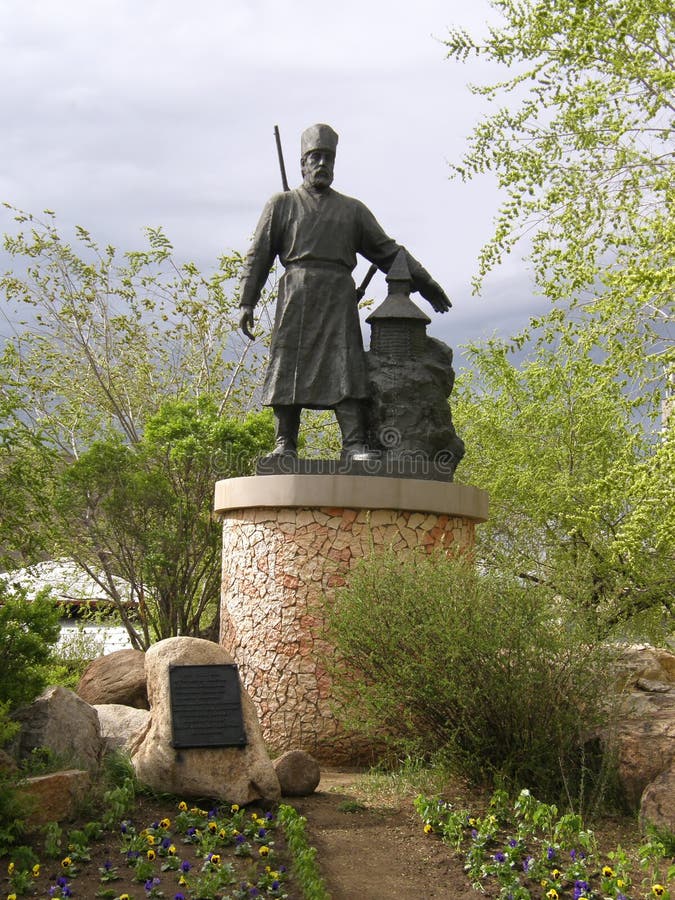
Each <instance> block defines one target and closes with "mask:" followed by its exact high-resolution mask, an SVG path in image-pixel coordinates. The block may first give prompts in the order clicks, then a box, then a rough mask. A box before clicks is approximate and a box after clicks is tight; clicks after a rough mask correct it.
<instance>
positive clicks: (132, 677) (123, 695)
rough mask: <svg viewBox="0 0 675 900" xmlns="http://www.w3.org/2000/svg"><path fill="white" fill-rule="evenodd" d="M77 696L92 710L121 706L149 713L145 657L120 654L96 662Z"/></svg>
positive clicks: (134, 652) (135, 653)
mask: <svg viewBox="0 0 675 900" xmlns="http://www.w3.org/2000/svg"><path fill="white" fill-rule="evenodd" d="M77 694H78V696H80V697H82V699H83V700H86V701H87V703H90V704H91V705H92V706H98V705H100V704H101V703H121V704H123V705H124V706H134V707H136V709H149V704H148V692H147V689H146V686H145V653H143V652H142V651H141V650H116V651H115V652H114V653H109V654H108V655H107V656H99V657H98V658H97V659H94V660H92V662H90V663H89V665H88V666H87V668H86V669H85V672H84V675H83V676H82V678H81V679H80V683H79V684H78V686H77Z"/></svg>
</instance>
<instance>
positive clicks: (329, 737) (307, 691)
mask: <svg viewBox="0 0 675 900" xmlns="http://www.w3.org/2000/svg"><path fill="white" fill-rule="evenodd" d="M473 541H474V523H473V522H471V521H470V520H468V519H464V518H459V517H453V516H445V515H435V514H426V513H419V512H400V511H396V510H386V509H380V510H356V509H342V508H332V507H321V508H315V509H308V508H295V507H293V508H276V509H262V508H258V509H245V510H234V511H229V512H228V513H227V514H226V515H225V516H224V518H223V592H222V603H221V635H220V642H221V644H223V646H224V647H225V648H226V649H227V650H229V651H230V653H232V655H233V656H234V657H235V659H236V661H237V662H238V664H239V667H240V674H241V677H242V680H243V683H244V685H245V687H246V690H247V691H248V692H249V695H250V696H251V698H252V699H253V702H254V704H255V705H256V707H257V710H258V715H259V718H260V724H261V726H262V729H263V735H264V737H265V741H266V743H267V745H268V748H269V750H270V752H271V753H273V754H274V753H282V752H285V751H286V750H291V749H292V750H305V751H307V752H309V753H311V754H312V755H313V756H315V757H316V758H317V759H320V760H322V761H324V762H333V763H340V762H347V761H351V760H354V758H355V754H357V755H358V751H357V748H355V747H354V746H353V743H352V741H351V740H346V739H345V737H344V735H341V734H340V732H339V729H338V727H337V725H336V722H335V720H334V717H333V714H332V712H331V708H330V707H331V685H330V680H329V678H328V676H327V674H326V672H325V670H324V669H323V667H322V666H321V663H320V662H319V656H320V651H321V649H322V648H321V644H320V633H321V620H320V614H319V612H318V610H317V608H316V605H317V604H316V601H317V598H319V597H321V596H322V595H325V594H328V595H329V596H330V594H331V593H334V591H335V590H336V588H338V587H340V586H341V585H343V584H344V583H345V576H346V574H347V573H348V572H349V569H350V568H351V567H352V566H353V565H354V564H355V563H356V561H357V560H358V559H360V558H362V557H363V556H366V555H368V554H369V553H371V552H372V549H373V547H392V548H393V549H394V550H395V551H397V552H399V553H402V554H405V553H406V552H410V551H411V550H413V549H417V548H419V547H423V548H428V549H432V548H435V547H439V546H440V547H444V548H447V551H448V552H449V553H455V552H458V551H459V550H460V549H470V548H471V547H472V546H473Z"/></svg>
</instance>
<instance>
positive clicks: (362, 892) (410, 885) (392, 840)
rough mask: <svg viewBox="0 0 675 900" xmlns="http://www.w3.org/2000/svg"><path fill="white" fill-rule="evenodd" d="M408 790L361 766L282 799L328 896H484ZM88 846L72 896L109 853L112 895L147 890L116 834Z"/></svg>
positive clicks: (172, 881) (41, 887)
mask: <svg viewBox="0 0 675 900" xmlns="http://www.w3.org/2000/svg"><path fill="white" fill-rule="evenodd" d="M463 790H464V789H463ZM412 796H413V794H412V793H410V794H409V795H408V796H402V795H401V794H397V793H391V794H388V795H387V794H382V793H381V794H377V793H376V794H375V795H373V794H372V792H370V793H367V792H365V791H364V789H363V784H362V781H361V779H360V773H358V772H345V771H336V770H324V771H323V772H322V777H321V783H320V785H319V789H318V790H317V791H316V792H315V793H314V794H312V795H311V796H309V797H294V798H288V799H286V800H285V801H284V802H287V803H288V804H289V805H292V806H294V807H295V809H296V810H297V811H298V812H299V813H300V814H301V815H303V816H304V817H306V819H307V826H306V827H307V832H308V837H309V842H310V844H311V845H312V846H314V847H315V848H316V849H317V851H318V856H317V859H318V862H319V865H320V868H321V872H322V874H323V877H324V880H325V883H326V887H327V889H328V891H329V893H330V896H331V897H332V900H362V898H363V900H366V898H367V900H413V898H414V900H427V898H429V900H433V898H445V900H477V898H480V896H481V895H480V894H479V893H477V892H476V891H475V890H474V889H472V887H471V885H470V884H469V881H468V879H467V877H466V874H465V873H464V870H463V861H462V859H461V857H460V856H458V855H456V854H454V853H453V851H452V850H451V849H450V848H449V847H447V846H446V845H444V844H443V843H441V841H440V840H439V839H438V838H437V837H436V836H435V835H431V836H429V835H425V834H424V832H423V829H422V824H421V821H420V819H419V817H418V816H417V815H416V813H415V812H414V810H413V807H412V803H411V801H412ZM449 799H453V800H454V799H455V798H452V797H451V798H449ZM460 802H461V805H463V806H464V807H465V808H467V807H470V808H471V809H475V810H476V812H480V810H481V807H482V808H484V805H485V798H484V797H482V796H481V795H479V794H475V795H473V796H471V795H469V794H467V792H466V791H465V790H464V792H463V794H462V795H461V801H460ZM247 812H248V811H247ZM175 815H176V800H175V799H167V800H161V799H148V798H141V800H140V801H139V804H138V808H137V810H136V812H135V814H134V816H133V817H130V818H133V820H134V822H135V823H136V825H137V830H141V829H142V828H144V827H145V826H146V825H148V824H150V823H151V822H153V821H159V820H160V819H162V818H164V817H165V816H166V817H169V818H171V819H173V818H174V817H175ZM76 824H77V823H76ZM82 824H83V823H80V827H81V825H82ZM71 827H74V826H72V825H65V824H64V832H67V830H68V829H69V828H71ZM596 834H597V835H598V838H599V841H600V845H601V846H602V847H603V848H607V849H613V848H616V846H617V845H618V844H621V845H622V846H624V847H627V846H635V845H636V842H637V840H638V833H637V829H636V826H635V823H634V822H633V821H631V820H629V819H626V820H617V821H616V822H609V823H606V824H605V826H603V830H602V831H598V830H597V829H596ZM35 850H36V852H37V854H38V856H39V857H40V860H41V863H42V865H41V872H40V876H39V878H37V879H36V880H35V881H34V883H33V885H32V887H33V888H34V889H35V893H34V894H32V896H37V897H39V900H48V898H49V897H50V893H49V889H50V886H51V885H54V884H55V881H56V879H57V877H58V876H59V875H60V874H61V872H60V871H59V865H60V863H59V860H47V859H45V855H44V850H43V842H42V840H40V842H39V843H38V842H37V841H36V842H35ZM191 851H192V848H191V847H184V846H181V848H180V850H179V854H180V857H181V859H186V858H187V859H190V860H191V861H192V862H193V864H195V865H199V863H200V861H199V860H197V859H196V858H193V856H194V854H192V855H191ZM273 852H274V861H273V865H274V867H275V868H278V867H279V866H280V865H282V864H284V863H285V864H288V862H289V858H288V854H287V850H286V848H285V846H284V844H283V839H282V837H281V831H280V830H279V831H278V832H276V833H275V836H274V851H273ZM91 853H92V859H91V862H90V863H87V864H84V865H83V866H82V867H81V870H80V872H79V874H78V876H77V878H76V879H74V880H73V882H72V885H71V887H72V892H73V893H72V896H73V898H74V900H78V898H79V900H95V898H96V896H97V892H98V891H99V890H100V889H101V883H100V880H99V867H101V866H103V865H104V863H105V862H106V860H113V862H114V864H115V865H116V866H118V867H119V870H120V874H121V875H122V876H123V880H120V881H115V882H112V883H111V884H109V885H107V887H109V888H113V889H114V890H115V892H116V895H118V894H119V893H122V892H123V891H126V892H127V893H128V894H129V895H130V898H132V900H141V898H145V897H146V893H145V891H144V889H143V886H142V885H139V884H134V883H133V882H132V881H131V879H130V876H129V872H130V870H129V869H127V868H125V867H124V865H123V863H122V862H120V853H119V839H118V837H117V835H114V836H108V837H105V838H104V839H103V840H102V841H99V842H94V843H92V844H91ZM228 861H233V862H235V864H236V865H237V867H238V870H237V876H238V878H239V877H241V878H242V879H245V878H246V877H247V871H246V866H247V865H248V866H250V865H251V863H250V862H247V861H245V860H244V861H242V860H235V859H234V858H233V857H232V858H231V857H229V856H228ZM5 872H6V862H5V863H4V864H3V867H2V874H1V875H0V896H2V897H3V898H4V897H5V896H7V894H8V893H9V892H10V888H9V883H8V879H7V877H6V875H5ZM163 879H164V883H163V884H162V887H161V889H162V890H163V891H164V896H165V897H166V898H167V900H173V898H174V896H175V894H176V892H177V891H179V890H180V888H179V887H178V885H177V879H176V873H166V878H164V876H163ZM638 881H639V876H638ZM182 890H183V891H185V896H186V898H188V897H190V894H189V893H188V892H187V891H186V890H185V888H183V889H182ZM286 890H287V894H288V897H289V900H299V897H300V894H299V892H298V890H297V888H296V887H295V886H294V885H293V882H292V880H291V881H289V882H287V883H286ZM3 891H4V892H5V893H4V894H3ZM498 893H499V891H498V888H497V887H496V886H494V885H490V884H486V885H485V890H484V893H483V897H485V898H495V897H497V895H498ZM57 896H58V894H57ZM533 896H534V895H533Z"/></svg>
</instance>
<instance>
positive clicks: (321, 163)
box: [240, 125, 451, 460]
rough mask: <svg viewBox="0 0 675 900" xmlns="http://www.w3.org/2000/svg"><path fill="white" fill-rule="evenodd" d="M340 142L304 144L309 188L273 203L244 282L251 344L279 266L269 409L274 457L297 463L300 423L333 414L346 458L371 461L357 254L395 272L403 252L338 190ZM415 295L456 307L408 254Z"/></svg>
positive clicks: (322, 131) (314, 130)
mask: <svg viewBox="0 0 675 900" xmlns="http://www.w3.org/2000/svg"><path fill="white" fill-rule="evenodd" d="M337 142H338V136H337V134H336V133H335V132H334V131H333V129H332V128H331V127H330V126H329V125H313V126H312V127H310V128H308V129H307V130H306V131H304V132H303V134H302V139H301V158H300V164H301V171H302V177H303V183H302V185H301V187H299V188H296V189H295V190H291V191H286V192H285V193H281V194H276V195H275V196H274V197H272V198H271V200H269V202H268V203H267V205H266V206H265V209H264V210H263V214H262V216H261V218H260V221H259V223H258V227H257V228H256V231H255V235H254V238H253V243H252V245H251V248H250V250H249V252H248V255H247V257H246V264H245V266H244V272H243V276H242V281H241V300H240V306H241V308H242V316H241V319H240V326H241V328H242V330H243V331H244V333H245V334H248V335H249V337H250V336H251V335H250V332H251V330H252V329H253V326H254V318H253V310H254V308H255V305H256V303H257V302H258V299H259V297H260V292H261V291H262V288H263V285H264V284H265V281H266V279H267V276H268V275H269V272H270V269H271V268H272V265H273V263H274V260H275V258H276V257H278V258H279V260H280V261H281V264H282V266H283V267H284V269H285V272H284V274H283V276H282V277H281V279H280V281H279V293H278V299H277V306H276V317H275V323H274V330H273V332H272V344H271V348H270V362H269V367H268V370H267V374H266V377H265V383H264V388H263V404H264V405H265V406H271V407H272V409H273V410H274V416H275V419H276V445H275V449H274V451H273V455H275V456H277V455H278V456H281V455H287V454H288V455H291V456H297V441H298V430H299V426H300V413H301V410H302V409H303V408H307V409H333V410H335V415H336V417H337V421H338V424H339V426H340V430H341V432H342V455H343V458H352V459H357V460H358V459H369V458H370V457H371V454H370V453H369V451H368V449H367V447H366V437H365V436H366V421H365V412H366V402H367V399H368V393H369V391H368V378H367V369H366V359H365V354H364V349H363V341H362V338H361V327H360V323H359V313H358V299H357V293H356V287H355V285H354V281H353V279H352V271H353V270H354V268H355V266H356V262H357V260H356V254H357V253H360V254H361V255H362V256H364V257H365V258H366V259H368V260H370V261H371V262H372V263H375V265H377V266H378V268H380V269H382V270H383V271H384V272H387V271H388V270H389V267H390V265H391V264H392V262H393V261H394V257H395V256H396V254H397V252H398V251H399V249H400V245H399V244H397V243H396V242H395V241H393V240H392V239H391V238H390V237H388V236H387V235H386V234H385V233H384V231H383V230H382V228H381V227H380V225H379V224H378V222H377V221H376V219H375V217H374V216H373V214H372V213H371V212H370V211H369V210H368V209H367V208H366V206H364V204H363V203H361V202H360V201H359V200H355V199H354V198H352V197H346V196H345V195H343V194H338V193H337V191H334V190H332V188H331V184H332V181H333V167H334V164H335V151H336V148H337ZM406 255H407V260H408V266H409V269H410V274H411V277H412V283H413V290H416V291H419V292H420V293H421V294H422V296H423V297H424V298H425V299H427V300H428V301H429V303H431V305H432V306H433V308H434V309H435V310H436V311H437V312H446V311H447V310H448V309H449V308H450V305H451V304H450V301H449V300H448V298H447V297H446V295H445V293H444V291H443V289H442V288H441V287H440V285H439V284H437V283H436V282H435V281H434V280H433V278H432V277H431V276H430V275H429V273H428V272H427V271H426V270H425V269H424V268H422V266H421V265H420V264H419V263H418V262H417V260H415V259H414V258H413V257H412V256H411V255H410V254H409V253H407V251H406Z"/></svg>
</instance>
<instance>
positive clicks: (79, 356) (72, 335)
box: [0, 207, 273, 648]
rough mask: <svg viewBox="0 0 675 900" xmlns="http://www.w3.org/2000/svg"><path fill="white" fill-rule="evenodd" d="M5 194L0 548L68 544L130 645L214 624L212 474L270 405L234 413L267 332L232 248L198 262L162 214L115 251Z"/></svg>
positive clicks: (12, 551) (40, 551)
mask: <svg viewBox="0 0 675 900" xmlns="http://www.w3.org/2000/svg"><path fill="white" fill-rule="evenodd" d="M9 209H10V211H11V213H12V214H13V216H14V219H15V222H16V223H17V224H15V225H14V226H13V233H10V234H7V235H6V236H5V240H4V249H5V252H6V254H7V255H8V257H9V258H11V259H12V261H13V264H14V268H13V271H9V272H6V273H5V274H4V275H2V276H1V277H0V291H2V292H3V293H4V295H5V299H6V301H7V308H8V310H9V313H8V315H9V317H10V320H11V321H12V324H13V325H14V328H15V336H14V337H13V338H12V339H10V340H8V341H7V343H6V345H5V347H4V349H3V351H2V353H1V354H0V385H1V387H0V476H2V477H0V504H1V509H2V515H1V516H0V556H4V558H5V560H6V561H7V563H8V565H10V567H11V565H16V561H17V560H22V561H26V562H31V561H34V560H35V559H36V558H39V557H40V558H44V557H45V556H46V557H52V558H55V557H67V558H70V559H73V560H74V561H75V562H76V563H77V565H78V566H79V567H80V568H81V569H82V570H83V571H84V572H85V573H87V574H88V576H89V577H90V578H93V579H94V580H95V581H96V582H97V584H98V586H99V588H100V590H101V594H102V596H104V597H106V598H108V599H110V600H111V601H112V604H113V605H114V608H115V610H116V613H117V614H118V616H119V617H120V619H121V621H122V622H123V624H124V625H125V626H126V628H127V630H128V632H129V635H130V638H131V641H132V644H133V645H134V646H135V647H139V648H147V646H148V645H149V644H150V643H151V642H152V641H153V640H156V639H160V638H164V637H169V636H172V635H175V634H179V633H180V634H199V635H202V636H210V635H212V634H215V632H216V631H217V627H218V621H217V614H218V591H219V585H218V582H219V574H218V573H219V569H220V565H219V550H218V528H217V525H216V523H215V522H213V521H212V520H211V509H212V498H213V483H214V481H215V480H216V479H218V478H223V477H228V476H232V475H241V474H247V473H248V472H249V471H250V468H251V466H252V464H253V460H254V459H255V457H256V456H258V455H260V454H261V453H264V452H265V451H266V450H267V449H268V448H269V447H270V446H271V443H272V441H273V435H272V431H273V429H272V423H271V418H270V416H269V415H268V414H260V415H257V416H256V415H247V409H248V407H249V405H250V404H251V402H252V396H253V393H254V391H255V389H256V385H257V380H258V379H257V371H258V368H259V366H260V364H261V361H262V358H263V356H262V355H260V354H263V355H264V352H265V346H266V340H265V339H264V338H263V340H262V341H260V342H255V344H252V343H251V342H250V341H248V340H247V339H245V338H244V337H243V336H242V335H241V334H240V332H239V329H238V318H239V310H238V297H237V295H236V289H235V288H234V283H235V281H236V279H237V276H238V274H239V269H240V266H241V259H240V257H239V256H237V255H234V256H230V257H225V256H224V257H222V258H221V259H220V260H219V264H218V269H217V271H216V272H215V273H214V274H212V275H211V276H208V277H207V276H205V275H203V274H202V273H201V272H199V270H198V269H197V268H196V267H195V266H194V264H192V263H184V264H178V263H177V262H176V261H175V260H174V258H173V248H172V247H171V244H170V243H169V241H168V239H167V238H166V236H165V235H164V234H163V232H162V231H161V229H148V230H147V237H148V242H149V247H148V249H146V250H143V251H132V252H128V253H125V254H124V255H123V256H122V257H121V258H120V256H119V255H118V254H117V252H116V251H115V249H114V248H112V247H106V248H105V249H103V248H101V247H99V246H98V245H97V243H96V242H95V240H94V239H93V237H92V236H91V235H90V234H89V233H88V232H87V231H86V230H85V229H82V228H78V229H76V238H77V239H76V242H75V243H74V244H70V243H68V242H67V241H66V240H65V239H64V238H63V236H62V235H61V234H60V233H59V231H58V230H57V227H56V225H55V222H54V217H53V214H52V213H50V212H46V213H45V218H44V220H39V219H37V218H35V217H33V216H31V215H27V214H25V213H22V212H20V211H18V210H13V209H11V207H10V208H9ZM270 299H271V295H269V294H267V295H266V296H265V297H264V298H263V302H262V306H261V318H262V321H263V323H265V321H266V320H267V319H268V318H269V317H268V315H267V303H268V301H269V300H270ZM5 511H6V514H5Z"/></svg>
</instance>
